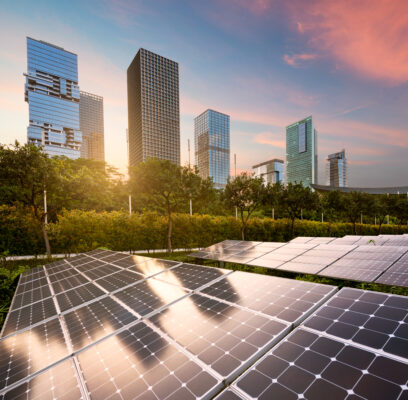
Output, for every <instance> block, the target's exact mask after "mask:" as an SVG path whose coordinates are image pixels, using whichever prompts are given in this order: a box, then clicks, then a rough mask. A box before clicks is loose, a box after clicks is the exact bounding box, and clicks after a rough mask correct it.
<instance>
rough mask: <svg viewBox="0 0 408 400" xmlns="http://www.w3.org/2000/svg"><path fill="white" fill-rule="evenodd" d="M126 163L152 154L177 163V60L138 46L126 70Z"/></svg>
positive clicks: (178, 150)
mask: <svg viewBox="0 0 408 400" xmlns="http://www.w3.org/2000/svg"><path fill="white" fill-rule="evenodd" d="M127 92H128V135H129V165H136V164H137V163H139V162H141V161H146V159H147V158H151V157H156V158H160V159H166V160H170V161H172V162H174V163H176V164H180V108H179V67H178V63H176V62H175V61H172V60H169V59H167V58H165V57H162V56H160V55H158V54H155V53H152V52H151V51H148V50H145V49H140V50H139V51H138V53H137V54H136V56H135V58H134V59H133V61H132V63H131V64H130V66H129V68H128V70H127Z"/></svg>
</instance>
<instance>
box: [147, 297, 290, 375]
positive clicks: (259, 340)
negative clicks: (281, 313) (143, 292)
mask: <svg viewBox="0 0 408 400" xmlns="http://www.w3.org/2000/svg"><path fill="white" fill-rule="evenodd" d="M149 320H150V321H152V322H153V324H154V325H155V326H156V327H158V328H159V329H160V330H161V331H162V332H164V333H165V334H167V335H168V336H169V337H171V338H172V339H174V340H175V341H176V342H177V343H178V344H179V345H181V346H182V347H183V348H185V349H186V350H187V351H189V352H190V353H191V354H193V355H194V356H197V357H198V358H199V359H200V360H201V361H202V362H204V363H205V364H206V365H208V366H210V367H211V368H212V370H214V371H215V372H217V373H218V374H219V375H221V376H222V377H223V379H226V380H227V381H228V380H231V379H232V378H233V377H235V376H236V375H237V374H238V373H239V372H240V371H242V370H243V369H244V368H246V367H247V365H248V363H249V362H250V361H252V360H253V359H254V358H256V357H257V356H260V355H261V354H262V353H263V352H265V351H267V349H268V348H270V347H271V346H272V345H273V344H274V343H276V342H277V341H278V340H279V339H280V338H281V337H282V336H283V335H284V334H286V333H287V331H288V329H289V325H288V324H286V323H281V322H278V321H275V320H271V319H269V318H266V317H262V316H260V315H257V314H254V313H253V312H251V311H247V310H244V309H241V308H238V307H235V306H232V305H229V304H227V303H223V302H220V301H217V300H214V299H210V298H207V297H204V296H200V295H197V294H193V295H191V296H189V297H187V298H184V299H182V300H180V301H178V302H177V303H174V304H172V305H171V306H169V307H168V308H166V309H165V310H163V311H161V312H159V313H157V314H154V315H153V316H152V317H150V318H149Z"/></svg>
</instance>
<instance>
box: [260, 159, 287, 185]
mask: <svg viewBox="0 0 408 400" xmlns="http://www.w3.org/2000/svg"><path fill="white" fill-rule="evenodd" d="M284 167H285V165H284V162H283V160H278V159H277V158H274V159H273V160H269V161H265V162H263V163H260V164H257V165H254V166H253V167H252V169H253V172H254V176H255V177H257V178H258V177H262V178H263V179H264V182H265V184H267V183H270V184H271V185H273V184H275V183H278V182H280V183H281V184H282V185H283V184H284V183H285V172H284Z"/></svg>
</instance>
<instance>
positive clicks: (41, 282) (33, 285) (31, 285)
mask: <svg viewBox="0 0 408 400" xmlns="http://www.w3.org/2000/svg"><path fill="white" fill-rule="evenodd" d="M47 285H48V281H47V278H45V277H44V278H39V279H35V280H33V281H28V282H27V283H25V284H19V285H18V288H17V290H16V294H21V293H24V292H27V291H29V290H34V289H38V288H40V287H41V286H47Z"/></svg>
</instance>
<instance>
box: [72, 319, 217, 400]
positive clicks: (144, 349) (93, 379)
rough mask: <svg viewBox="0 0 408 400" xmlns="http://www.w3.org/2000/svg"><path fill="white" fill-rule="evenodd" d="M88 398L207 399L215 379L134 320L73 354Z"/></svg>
mask: <svg viewBox="0 0 408 400" xmlns="http://www.w3.org/2000/svg"><path fill="white" fill-rule="evenodd" d="M78 359H79V363H80V366H81V370H82V372H83V376H84V378H85V381H86V386H87V388H88V391H89V395H90V397H91V398H92V399H107V398H109V399H123V400H127V399H146V400H147V399H152V400H161V399H163V400H190V399H191V400H193V399H199V398H209V397H211V393H214V394H215V393H216V391H218V390H219V387H220V381H219V380H218V379H217V378H215V377H214V376H213V375H211V374H210V373H208V372H207V371H205V370H204V369H203V368H202V367H201V366H200V365H199V364H198V363H197V362H195V361H194V360H192V359H190V358H189V357H187V356H186V355H185V354H184V353H183V352H181V351H180V349H179V348H178V347H176V346H174V345H173V344H171V343H170V342H169V341H168V340H166V339H165V338H164V337H162V336H161V335H159V334H158V333H157V332H155V331H154V330H153V329H152V328H150V327H149V326H147V325H146V324H145V323H144V322H139V323H137V324H135V325H133V326H132V327H130V328H128V329H126V330H125V331H123V332H121V333H119V334H118V335H115V336H113V337H110V338H108V339H106V340H104V341H102V342H100V343H98V344H97V345H95V346H92V347H91V348H89V349H87V350H86V351H84V352H82V353H80V354H79V356H78Z"/></svg>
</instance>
